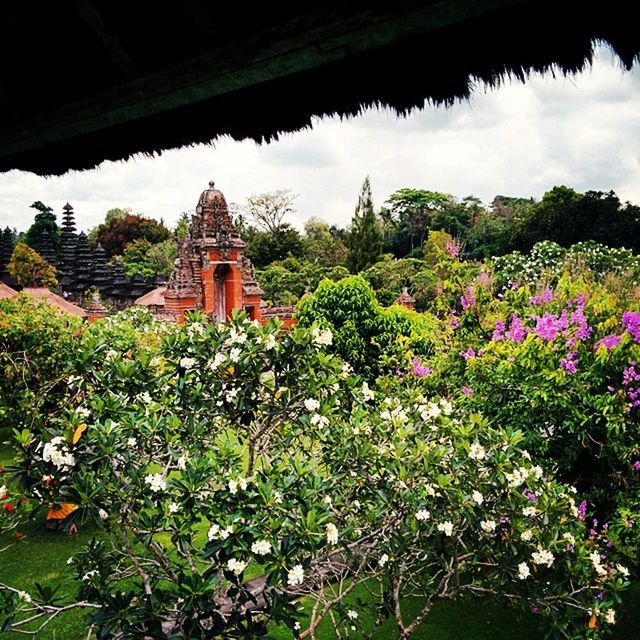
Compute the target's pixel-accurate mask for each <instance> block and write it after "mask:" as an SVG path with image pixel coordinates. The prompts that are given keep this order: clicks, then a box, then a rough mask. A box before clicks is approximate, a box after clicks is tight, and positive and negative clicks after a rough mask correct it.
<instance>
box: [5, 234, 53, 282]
mask: <svg viewBox="0 0 640 640" xmlns="http://www.w3.org/2000/svg"><path fill="white" fill-rule="evenodd" d="M7 270H8V271H9V273H10V274H11V275H12V276H13V277H14V278H15V279H16V281H17V283H18V284H20V285H22V286H23V287H55V286H56V285H57V284H58V280H57V279H56V270H55V268H54V267H52V266H51V265H50V264H49V263H48V262H47V261H46V260H45V259H44V258H43V257H42V256H41V255H40V254H39V253H37V252H36V251H34V250H33V249H32V248H31V247H29V246H27V245H26V244H24V243H23V242H18V244H17V245H16V246H15V249H14V250H13V254H12V255H11V260H9V264H7Z"/></svg>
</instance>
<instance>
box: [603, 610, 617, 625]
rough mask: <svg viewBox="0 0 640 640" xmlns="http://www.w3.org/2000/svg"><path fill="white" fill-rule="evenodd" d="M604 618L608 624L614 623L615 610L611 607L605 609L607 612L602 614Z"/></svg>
mask: <svg viewBox="0 0 640 640" xmlns="http://www.w3.org/2000/svg"><path fill="white" fill-rule="evenodd" d="M604 619H605V621H606V622H608V623H609V624H615V623H616V612H615V611H614V610H613V609H607V612H606V613H605V614H604Z"/></svg>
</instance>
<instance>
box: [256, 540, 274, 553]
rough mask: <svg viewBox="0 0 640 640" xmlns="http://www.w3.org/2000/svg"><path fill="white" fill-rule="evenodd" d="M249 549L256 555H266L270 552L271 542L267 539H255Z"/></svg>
mask: <svg viewBox="0 0 640 640" xmlns="http://www.w3.org/2000/svg"><path fill="white" fill-rule="evenodd" d="M251 551H252V552H253V553H255V554H256V555H257V556H266V555H267V554H269V553H271V543H270V542H269V541H268V540H256V541H255V542H254V543H253V544H252V545H251Z"/></svg>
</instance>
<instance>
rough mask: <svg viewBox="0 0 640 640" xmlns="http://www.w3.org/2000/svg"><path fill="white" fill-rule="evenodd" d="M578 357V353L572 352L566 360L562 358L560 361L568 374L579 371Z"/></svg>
mask: <svg viewBox="0 0 640 640" xmlns="http://www.w3.org/2000/svg"><path fill="white" fill-rule="evenodd" d="M577 355H578V352H577V351H571V352H570V353H568V354H567V357H566V358H562V360H560V366H561V367H562V368H563V369H564V370H565V371H566V372H567V373H572V374H573V373H575V372H576V371H577V370H578V358H577V357H576V356H577Z"/></svg>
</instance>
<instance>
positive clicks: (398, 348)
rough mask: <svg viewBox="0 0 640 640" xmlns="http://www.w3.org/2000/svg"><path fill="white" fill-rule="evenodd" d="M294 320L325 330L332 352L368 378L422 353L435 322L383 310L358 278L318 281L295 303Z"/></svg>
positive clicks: (400, 309) (432, 337) (398, 309)
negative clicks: (295, 318)
mask: <svg viewBox="0 0 640 640" xmlns="http://www.w3.org/2000/svg"><path fill="white" fill-rule="evenodd" d="M296 317H297V318H298V320H299V322H300V325H301V326H307V327H310V326H312V325H314V324H318V325H320V326H323V327H327V328H328V329H330V330H331V332H332V334H333V345H332V347H331V350H332V352H333V353H336V354H337V355H339V356H340V357H342V358H343V359H344V360H345V361H346V362H348V363H349V364H350V365H351V366H352V367H353V368H354V370H355V371H356V372H358V373H361V374H362V375H364V376H366V377H367V378H368V379H370V380H373V379H375V378H376V377H377V376H378V375H380V374H381V373H382V372H383V371H395V370H396V369H397V367H398V364H399V362H401V361H403V360H404V356H405V355H406V353H407V352H408V350H410V351H412V352H416V353H418V354H421V355H426V354H428V353H429V352H430V350H431V348H432V342H433V341H434V340H435V339H436V336H435V333H431V329H434V328H435V326H436V324H437V323H436V322H435V319H433V318H432V317H431V316H430V315H428V314H423V315H421V314H417V313H415V312H411V311H409V310H408V309H404V308H403V307H396V306H394V307H390V308H388V309H385V308H384V307H382V306H381V305H380V303H379V302H378V300H377V299H376V295H375V293H374V292H373V290H372V288H371V287H370V286H369V284H368V283H367V281H366V280H365V279H364V278H363V277H362V276H351V277H350V278H345V279H343V280H340V281H339V282H332V281H330V280H323V281H322V282H321V283H320V285H319V286H318V288H317V289H316V291H315V292H314V293H313V294H308V295H307V296H305V297H304V298H303V299H302V300H301V301H300V304H299V305H298V309H297V312H296Z"/></svg>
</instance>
